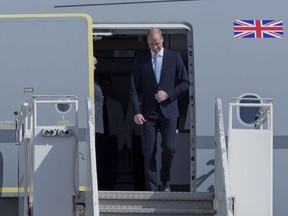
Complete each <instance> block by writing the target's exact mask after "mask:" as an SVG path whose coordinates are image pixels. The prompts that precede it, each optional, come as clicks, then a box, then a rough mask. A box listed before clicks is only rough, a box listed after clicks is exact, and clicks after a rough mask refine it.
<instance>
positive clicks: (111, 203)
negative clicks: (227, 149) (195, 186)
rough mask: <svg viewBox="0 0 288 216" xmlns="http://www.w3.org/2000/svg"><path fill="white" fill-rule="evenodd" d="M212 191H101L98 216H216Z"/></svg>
mask: <svg viewBox="0 0 288 216" xmlns="http://www.w3.org/2000/svg"><path fill="white" fill-rule="evenodd" d="M213 197H214V195H213V194H212V193H206V192H198V193H192V192H170V193H164V192H136V191H134V192H131V191H127V192H126V191H100V192H99V207H100V215H105V216H106V215H109V216H110V215H111V216H112V215H137V216H139V215H153V216H157V215H191V216H192V215H193V216H196V215H215V210H214V208H213Z"/></svg>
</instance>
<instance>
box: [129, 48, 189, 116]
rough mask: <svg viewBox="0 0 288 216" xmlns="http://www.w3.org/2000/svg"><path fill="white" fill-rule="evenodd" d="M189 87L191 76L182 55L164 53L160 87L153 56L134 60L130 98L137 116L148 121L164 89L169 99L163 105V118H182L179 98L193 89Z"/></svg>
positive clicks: (172, 52)
mask: <svg viewBox="0 0 288 216" xmlns="http://www.w3.org/2000/svg"><path fill="white" fill-rule="evenodd" d="M189 84H190V82H189V76H188V74H187V71H186V68H185V66H184V63H183V60H182V58H181V56H180V54H179V53H178V52H174V51H171V50H167V49H164V54H163V63H162V70H161V77H160V82H159V84H158V83H157V81H156V78H155V75H154V71H153V66H152V62H151V52H150V51H147V52H144V53H141V54H139V55H138V56H136V58H135V60H134V64H133V66H132V72H131V88H130V97H131V101H132V106H133V111H134V115H135V114H140V113H141V114H142V115H143V116H144V117H145V118H146V117H147V116H148V115H149V114H150V113H151V111H152V110H153V109H155V107H156V105H157V104H158V102H157V101H156V100H155V96H154V95H155V94H156V93H157V91H158V90H160V89H161V90H163V91H165V92H166V93H167V94H168V96H169V98H168V99H167V100H165V101H163V102H161V103H160V108H161V111H162V113H163V115H164V116H165V117H166V118H168V119H172V118H177V117H179V110H178V101H177V98H178V96H179V95H180V94H182V93H183V92H184V91H186V90H187V89H189ZM140 100H141V101H142V106H141V107H140V105H139V104H140Z"/></svg>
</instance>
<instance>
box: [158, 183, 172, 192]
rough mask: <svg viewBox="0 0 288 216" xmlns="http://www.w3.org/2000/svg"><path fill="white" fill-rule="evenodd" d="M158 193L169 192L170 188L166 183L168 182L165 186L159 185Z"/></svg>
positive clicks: (163, 184)
mask: <svg viewBox="0 0 288 216" xmlns="http://www.w3.org/2000/svg"><path fill="white" fill-rule="evenodd" d="M160 191H163V192H170V191H171V188H170V185H169V183H168V182H167V183H166V184H165V183H161V185H160Z"/></svg>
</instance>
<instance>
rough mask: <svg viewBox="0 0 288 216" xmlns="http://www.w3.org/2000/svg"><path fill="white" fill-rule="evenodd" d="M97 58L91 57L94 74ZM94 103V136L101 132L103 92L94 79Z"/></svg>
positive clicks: (102, 129)
mask: <svg viewBox="0 0 288 216" xmlns="http://www.w3.org/2000/svg"><path fill="white" fill-rule="evenodd" d="M96 65H97V59H96V58H95V57H93V66H94V75H95V71H96ZM94 105H95V132H96V136H97V135H99V134H103V132H104V127H103V109H102V106H103V94H102V91H101V87H100V85H99V84H98V83H97V82H96V81H95V79H94Z"/></svg>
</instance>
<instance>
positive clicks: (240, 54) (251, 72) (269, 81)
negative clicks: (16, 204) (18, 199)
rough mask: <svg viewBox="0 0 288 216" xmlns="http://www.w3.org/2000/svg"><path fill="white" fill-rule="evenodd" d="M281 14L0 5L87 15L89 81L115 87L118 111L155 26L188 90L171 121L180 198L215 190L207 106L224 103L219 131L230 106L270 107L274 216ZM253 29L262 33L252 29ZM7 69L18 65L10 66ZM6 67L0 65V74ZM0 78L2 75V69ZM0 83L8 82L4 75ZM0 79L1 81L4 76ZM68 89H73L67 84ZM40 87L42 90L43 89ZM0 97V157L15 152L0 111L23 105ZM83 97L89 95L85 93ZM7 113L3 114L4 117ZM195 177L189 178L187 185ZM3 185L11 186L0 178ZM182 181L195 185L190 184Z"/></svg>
mask: <svg viewBox="0 0 288 216" xmlns="http://www.w3.org/2000/svg"><path fill="white" fill-rule="evenodd" d="M287 6H288V2H287V1H286V0H274V1H271V0H252V1H251V0H241V1H235V0H191V1H189V0H186V1H185V0H182V1H181V0H179V1H177V0H174V1H168V0H166V1H165V0H163V1H161V0H158V1H154V0H150V1H143V0H142V1H137V0H133V1H130V0H123V1H119V0H118V1H116V0H102V1H99V0H94V1H92V0H90V1H88V0H74V1H68V0H66V1H65V0H58V1H56V0H52V1H47V2H41V1H36V0H33V1H25V2H24V1H20V0H11V1H1V2H0V16H6V15H12V14H23V15H24V14H74V13H77V14H79V13H83V14H88V15H89V16H90V17H91V18H92V22H93V37H94V41H93V44H94V49H93V54H94V55H95V56H96V57H97V59H98V61H99V64H98V65H99V66H97V71H99V74H103V73H109V74H111V75H112V76H113V80H114V81H116V82H113V83H115V85H114V86H115V90H114V95H115V97H118V99H119V100H121V102H122V104H123V107H124V108H126V107H127V104H128V99H127V94H128V93H127V92H128V87H127V86H128V85H127V83H128V82H129V81H128V80H129V70H130V66H131V64H132V62H133V57H134V56H135V54H137V53H138V52H141V51H143V50H145V49H147V46H146V43H145V35H146V33H147V30H148V29H149V28H150V27H153V26H159V27H160V28H161V29H162V30H163V33H164V47H165V46H166V47H168V48H171V49H174V50H177V51H179V52H180V53H181V55H182V57H183V60H184V62H185V64H186V66H187V70H188V73H189V76H190V80H191V86H190V89H189V93H187V95H185V96H184V97H183V99H182V100H180V102H181V104H180V113H181V117H182V118H183V119H184V120H183V119H182V120H183V121H181V118H180V120H179V137H180V138H179V141H181V142H182V141H183V140H182V139H184V140H185V142H187V143H188V144H187V145H186V147H184V150H182V153H181V150H179V151H178V153H177V154H179V155H181V154H183V158H187V161H185V162H183V163H184V165H183V164H182V162H181V161H180V162H177V161H176V164H175V166H177V165H179V166H186V167H188V168H187V172H185V173H180V174H179V175H178V174H177V176H180V177H179V179H177V178H176V179H175V185H178V186H184V188H185V187H186V186H187V187H188V188H189V190H192V191H193V190H195V191H196V190H197V191H209V190H210V191H211V190H213V181H214V180H213V178H214V175H213V172H212V174H211V171H212V170H213V169H214V167H213V160H214V119H215V116H214V115H215V113H214V104H215V98H221V99H222V103H223V112H224V123H227V122H228V104H229V102H230V100H231V99H233V98H240V97H244V98H245V97H253V98H255V100H258V99H259V101H260V99H261V98H272V99H273V106H274V111H273V215H274V216H285V215H287V214H288V210H287V207H286V202H285V200H286V198H287V195H288V187H287V182H288V174H287V172H286V167H287V164H288V146H287V143H288V127H287V122H288V114H287V111H286V110H287V101H288V99H287V96H286V94H287V92H288V85H287V80H288V73H287V70H288V64H287V52H288V39H287V31H288V26H287V22H288V14H287ZM253 23H254V24H253ZM259 23H260V24H259ZM258 24H259V25H261V26H257V25H258ZM241 27H243V28H242V30H241ZM265 28H267V29H265ZM91 33H92V32H91ZM25 35H27V34H25V32H23V34H21V33H20V34H19V35H17V37H15V38H16V39H17V40H23V41H25V40H26V39H27V38H25V37H26V36H25ZM67 38H69V35H67ZM0 42H1V29H0ZM51 43H53V40H51ZM79 46H80V45H79ZM19 49H20V48H19ZM5 52H6V50H5V51H3V50H2V51H1V53H2V54H3V55H4V54H5ZM21 52H22V51H21ZM7 53H9V50H7ZM27 53H29V50H27ZM23 55H25V52H23ZM54 55H57V53H54ZM18 57H19V58H20V57H21V56H20V55H19V56H18ZM60 57H63V56H59V58H60ZM63 58H65V57H63ZM14 61H15V64H16V65H17V61H18V59H14ZM14 61H11V64H14ZM45 62H47V65H49V59H45V60H43V62H41V65H42V66H43V65H45ZM67 62H68V63H69V61H67ZM4 63H5V62H3V61H1V59H0V64H4ZM35 64H37V62H35ZM116 65H117V66H116ZM85 67H86V66H83V68H85ZM0 68H1V69H3V70H4V69H5V67H4V66H1V65H0ZM86 69H87V68H86ZM24 70H25V68H18V67H14V70H13V71H11V72H9V74H13V76H14V79H15V82H14V83H5V82H3V81H2V82H1V83H2V84H3V85H4V84H6V85H10V86H11V85H15V88H17V86H21V87H22V86H25V83H24V84H23V83H21V81H22V79H21V76H22V75H21V74H22V73H23V71H24ZM87 70H88V69H87ZM0 73H1V74H6V71H0ZM7 73H8V72H7ZM52 74H53V73H52ZM43 76H44V74H43ZM55 76H57V75H56V74H55ZM74 78H75V77H74ZM2 79H5V76H4V77H2V78H1V80H2ZM30 79H33V77H30ZM69 79H70V81H71V82H72V83H75V80H73V75H72V74H71V77H70V78H69ZM75 79H78V78H75ZM71 82H67V85H68V86H69V85H70V84H71ZM88 82H89V81H87V83H88ZM45 84H47V86H49V85H50V83H45ZM28 85H29V83H28ZM65 85H66V84H65ZM87 85H88V84H87ZM25 87H29V86H25ZM47 88H48V87H47ZM0 89H1V93H0V94H1V98H0V101H1V111H0V122H1V124H2V125H0V127H1V131H2V132H1V136H2V137H1V138H0V139H1V143H0V154H1V152H2V148H1V145H3V146H4V145H6V144H8V143H10V144H11V143H13V142H15V140H13V135H14V132H13V131H14V130H13V128H10V130H9V131H7V129H6V128H5V125H6V123H7V122H10V123H11V122H12V124H13V125H14V123H15V122H14V116H13V115H11V116H10V117H7V116H8V114H6V113H9V112H10V110H6V108H5V107H6V104H7V107H9V108H10V107H11V106H9V103H10V101H13V100H15V98H22V95H17V94H18V93H16V90H15V92H14V90H11V91H12V92H7V91H5V89H7V88H6V87H5V85H4V86H1V88H0ZM48 89H49V88H48ZM83 89H85V88H83ZM83 89H82V90H83ZM84 91H86V89H85V90H84ZM54 93H57V92H53V94H54ZM76 93H77V91H76ZM76 93H75V94H76ZM36 94H37V92H36ZM85 94H87V95H89V94H88V93H87V92H86V93H85ZM85 94H84V95H85ZM14 95H17V97H14ZM30 96H31V94H29V95H27V94H24V93H23V100H21V101H17V102H13V104H18V106H17V107H16V108H15V109H16V110H17V109H20V107H21V105H22V103H23V102H25V100H27V99H29V98H30ZM187 107H188V109H187ZM13 111H14V110H11V113H13ZM188 114H189V115H188ZM187 116H190V119H189V120H188V126H187V124H186V125H185V120H186V118H187ZM186 123H187V122H186ZM81 124H82V123H81ZM83 127H84V126H83ZM14 129H15V128H14ZM187 129H189V130H187ZM226 129H227V128H226ZM187 131H190V133H187ZM226 131H227V130H226ZM6 132H7V133H8V134H9V137H11V139H8V140H7V139H6V138H5V137H3V136H6V135H7V134H6ZM181 133H182V134H181ZM226 133H227V132H226ZM182 136H183V137H182ZM194 148H195V149H197V150H196V151H193V150H191V152H190V155H187V154H185V153H187V152H189V151H190V149H194ZM247 151H249V149H247ZM190 156H195V158H196V160H193V159H192V160H191V161H190V160H189V158H193V157H190ZM13 157H14V158H9V159H10V160H11V163H12V164H13V165H9V164H8V163H7V162H5V161H3V160H2V164H4V165H2V166H1V167H2V171H1V173H0V174H2V176H0V177H1V178H2V179H0V183H2V186H1V187H2V189H1V188H0V189H1V191H0V205H1V199H2V200H4V199H5V198H7V197H15V196H16V195H17V194H15V193H11V194H9V193H5V184H4V183H5V182H4V183H3V181H4V180H3V179H4V176H5V175H11V176H14V177H15V176H17V154H14V155H13ZM4 158H5V157H4ZM179 158H181V157H179ZM2 159H3V156H2ZM177 160H180V159H177ZM243 160H244V156H243ZM9 162H10V161H9ZM0 163H1V162H0ZM178 163H179V164H178ZM189 167H190V168H191V170H190V172H189ZM181 170H183V169H181ZM178 171H179V170H178ZM174 172H176V169H175V171H174ZM11 173H12V174H11ZM209 173H210V174H211V175H210V174H209ZM207 174H208V175H207ZM193 176H194V177H196V178H192V177H193ZM11 178H12V177H11ZM5 179H9V178H8V177H7V176H6V177H5ZM190 179H196V180H192V181H191V182H190ZM13 181H14V180H12V182H13ZM259 181H261V179H259ZM15 182H16V180H15ZM16 186H17V185H15V184H14V183H13V185H10V187H16ZM0 209H1V207H0ZM13 216H14V215H13Z"/></svg>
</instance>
